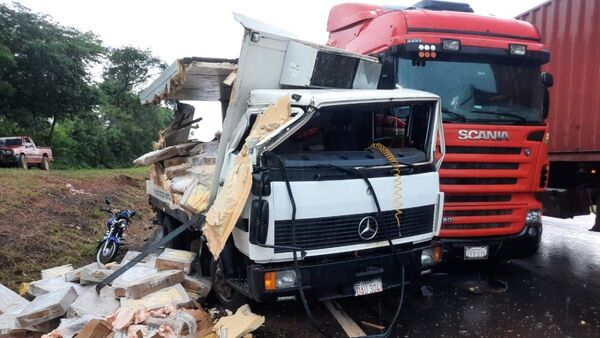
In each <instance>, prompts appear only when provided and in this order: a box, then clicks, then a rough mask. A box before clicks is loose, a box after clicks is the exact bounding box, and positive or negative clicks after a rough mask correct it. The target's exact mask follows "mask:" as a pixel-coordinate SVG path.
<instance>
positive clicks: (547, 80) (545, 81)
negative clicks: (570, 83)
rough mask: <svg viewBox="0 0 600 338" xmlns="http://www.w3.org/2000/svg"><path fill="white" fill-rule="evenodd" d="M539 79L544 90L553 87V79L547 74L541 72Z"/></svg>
mask: <svg viewBox="0 0 600 338" xmlns="http://www.w3.org/2000/svg"><path fill="white" fill-rule="evenodd" d="M540 79H541V80H542V85H544V87H546V88H550V87H552V86H553V85H554V77H553V76H552V74H550V73H548V72H542V74H540Z"/></svg>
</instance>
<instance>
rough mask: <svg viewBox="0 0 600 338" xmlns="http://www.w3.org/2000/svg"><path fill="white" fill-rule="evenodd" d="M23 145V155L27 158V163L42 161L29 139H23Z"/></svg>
mask: <svg viewBox="0 0 600 338" xmlns="http://www.w3.org/2000/svg"><path fill="white" fill-rule="evenodd" d="M23 144H24V145H25V155H26V156H27V159H28V161H29V163H38V162H41V161H42V157H41V156H40V154H38V151H37V149H36V147H35V144H34V143H33V141H32V140H31V139H30V138H29V137H25V138H24V139H23Z"/></svg>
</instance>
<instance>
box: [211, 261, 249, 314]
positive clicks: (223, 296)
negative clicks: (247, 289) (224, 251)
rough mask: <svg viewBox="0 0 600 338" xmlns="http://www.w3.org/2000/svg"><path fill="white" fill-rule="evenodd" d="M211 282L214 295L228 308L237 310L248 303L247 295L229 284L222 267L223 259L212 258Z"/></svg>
mask: <svg viewBox="0 0 600 338" xmlns="http://www.w3.org/2000/svg"><path fill="white" fill-rule="evenodd" d="M210 282H211V284H212V292H213V294H214V296H215V297H216V298H217V300H218V301H219V303H221V305H223V307H225V308H226V309H228V310H231V311H233V312H235V311H236V310H237V309H238V308H239V307H240V306H242V305H244V304H246V303H247V299H246V296H244V295H243V294H242V293H241V292H239V291H238V290H236V289H234V288H232V287H231V286H229V285H228V284H227V281H226V280H225V274H224V273H223V270H222V269H221V259H218V260H216V261H215V260H214V259H212V260H211V263H210Z"/></svg>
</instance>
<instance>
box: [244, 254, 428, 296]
mask: <svg viewBox="0 0 600 338" xmlns="http://www.w3.org/2000/svg"><path fill="white" fill-rule="evenodd" d="M434 245H439V243H435V244H432V243H426V244H424V245H420V246H414V247H413V248H409V249H403V248H401V247H399V246H397V247H396V250H397V255H398V256H397V258H395V257H394V254H393V253H391V249H390V248H384V249H383V250H381V249H380V250H378V251H377V252H372V253H370V254H365V253H357V254H356V255H355V256H351V257H343V258H335V257H328V258H324V259H318V260H304V261H298V265H299V269H300V274H301V275H302V286H303V289H304V292H305V295H306V297H307V298H308V299H313V300H314V299H317V300H327V299H336V298H342V297H351V296H354V295H355V290H354V285H355V284H356V283H360V282H367V281H371V280H374V279H380V280H381V282H382V287H383V289H384V290H386V289H391V288H395V287H398V286H400V285H401V284H402V272H401V267H400V265H404V280H405V282H406V283H408V282H409V281H410V280H411V279H413V278H414V277H415V276H418V275H420V274H421V271H422V268H423V267H422V265H421V259H422V258H421V254H422V252H423V250H424V249H428V248H432V247H433V246H434ZM427 268H430V267H427ZM290 269H292V270H293V269H294V264H293V262H286V263H277V264H252V265H250V266H248V284H247V286H248V289H247V291H248V293H249V294H248V296H249V297H250V298H252V299H254V300H256V301H259V302H268V301H276V300H287V299H296V298H297V297H298V288H297V286H296V287H291V288H287V289H281V290H274V291H269V290H265V282H264V281H265V273H267V272H274V271H283V270H290Z"/></svg>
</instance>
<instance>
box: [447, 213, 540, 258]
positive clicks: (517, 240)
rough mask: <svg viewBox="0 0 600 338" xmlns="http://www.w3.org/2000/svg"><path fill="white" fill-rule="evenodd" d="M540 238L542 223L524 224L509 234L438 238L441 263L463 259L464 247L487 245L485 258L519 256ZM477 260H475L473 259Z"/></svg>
mask: <svg viewBox="0 0 600 338" xmlns="http://www.w3.org/2000/svg"><path fill="white" fill-rule="evenodd" d="M541 238H542V223H539V222H536V223H530V224H526V225H525V227H524V228H523V230H521V232H519V233H517V234H515V235H509V236H496V237H474V238H440V241H441V243H442V252H443V263H444V264H447V263H456V262H460V261H463V260H465V247H467V246H470V247H477V246H479V247H482V246H487V247H488V257H487V258H486V259H487V260H495V259H509V258H521V257H526V256H528V255H529V254H530V252H531V251H530V249H531V248H532V247H534V246H537V245H539V243H540V240H541ZM474 261H477V260H474Z"/></svg>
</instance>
